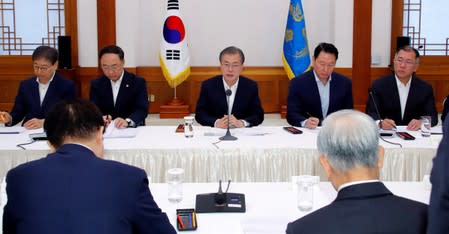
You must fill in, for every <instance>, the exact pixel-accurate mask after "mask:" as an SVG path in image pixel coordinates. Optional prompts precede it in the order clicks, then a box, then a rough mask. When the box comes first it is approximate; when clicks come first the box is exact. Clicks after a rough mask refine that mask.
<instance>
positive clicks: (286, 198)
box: [150, 182, 430, 234]
mask: <svg viewBox="0 0 449 234" xmlns="http://www.w3.org/2000/svg"><path fill="white" fill-rule="evenodd" d="M385 184H386V186H387V187H388V188H389V189H390V190H391V191H392V192H393V193H394V194H396V195H398V196H402V197H407V198H410V199H413V200H416V201H420V202H423V203H426V204H428V203H429V198H430V189H429V188H428V187H426V186H425V185H424V184H423V183H421V182H386V183H385ZM217 188H218V185H217V183H197V184H184V199H183V200H182V201H181V203H180V204H177V205H173V204H170V203H169V202H168V200H167V185H166V184H150V189H151V192H152V194H153V196H154V198H155V200H156V202H157V203H158V205H159V206H160V207H161V209H162V210H163V211H164V212H166V213H167V215H168V216H169V218H170V222H171V223H172V224H173V225H174V226H175V225H176V221H175V214H176V212H175V210H176V208H195V197H196V194H200V193H211V192H216V191H217ZM229 192H233V193H244V194H245V199H246V213H206V214H197V217H198V218H197V220H198V229H197V231H196V232H195V233H198V234H200V233H207V234H229V233H232V234H243V233H245V234H256V233H257V234H279V233H285V229H286V227H287V224H288V222H291V221H294V220H296V219H298V218H300V217H302V216H304V215H306V214H308V213H310V212H313V211H314V210H317V209H319V208H321V207H323V206H325V205H328V204H329V203H330V202H332V201H333V200H334V199H335V197H336V195H337V193H336V191H335V190H334V189H333V187H332V185H331V184H330V183H329V182H322V183H320V184H319V185H317V186H316V187H315V188H314V206H313V210H312V211H309V212H302V211H300V210H299V209H297V206H296V204H297V202H296V194H295V192H294V191H293V189H292V186H291V183H237V184H233V183H231V186H230V189H229Z"/></svg>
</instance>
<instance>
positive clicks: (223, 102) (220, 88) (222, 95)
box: [216, 76, 232, 115]
mask: <svg viewBox="0 0 449 234" xmlns="http://www.w3.org/2000/svg"><path fill="white" fill-rule="evenodd" d="M223 82H224V81H223V77H222V76H220V77H219V79H217V84H216V87H217V93H218V94H219V96H218V97H219V106H220V107H224V110H223V112H224V113H225V114H226V115H227V114H228V109H229V107H228V100H227V97H226V92H225V90H224V84H223ZM231 113H232V112H231Z"/></svg>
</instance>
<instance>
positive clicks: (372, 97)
mask: <svg viewBox="0 0 449 234" xmlns="http://www.w3.org/2000/svg"><path fill="white" fill-rule="evenodd" d="M368 93H369V96H370V98H371V101H373V104H374V109H375V110H376V115H377V118H379V120H380V121H382V117H381V116H380V112H379V108H377V104H376V99H374V95H373V89H372V88H369V89H368Z"/></svg>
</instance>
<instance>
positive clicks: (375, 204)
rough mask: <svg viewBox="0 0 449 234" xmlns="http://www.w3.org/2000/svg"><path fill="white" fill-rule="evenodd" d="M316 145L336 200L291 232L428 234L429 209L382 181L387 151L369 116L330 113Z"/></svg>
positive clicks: (291, 225)
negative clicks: (402, 195) (426, 233)
mask: <svg viewBox="0 0 449 234" xmlns="http://www.w3.org/2000/svg"><path fill="white" fill-rule="evenodd" d="M317 146H318V151H319V153H320V155H321V156H320V163H321V165H322V167H323V169H324V171H325V172H326V174H327V176H328V178H329V180H330V182H331V183H332V185H333V186H334V188H335V189H336V190H337V191H338V193H337V198H336V199H335V200H334V201H333V202H332V203H331V204H329V205H327V206H325V207H323V208H321V209H319V210H316V211H314V212H312V213H310V214H308V215H306V216H304V217H302V218H300V219H298V220H296V221H294V222H292V223H289V224H288V226H287V233H288V234H298V233H304V234H305V233H345V234H346V233H409V234H410V233H425V230H426V223H427V205H425V204H423V203H420V202H417V201H413V200H409V199H406V198H402V197H398V196H395V195H393V194H392V193H391V192H390V191H389V190H388V189H387V188H386V187H385V185H384V184H383V183H382V182H380V181H379V171H380V168H381V167H382V164H383V159H384V149H383V148H382V147H381V146H379V133H378V126H377V125H376V123H375V122H374V120H373V119H372V118H371V117H369V116H368V115H366V114H364V113H362V112H358V111H354V110H341V111H338V112H335V113H332V114H331V115H329V116H328V117H327V118H326V119H325V120H324V122H323V127H322V128H321V130H320V132H319V133H318V138H317Z"/></svg>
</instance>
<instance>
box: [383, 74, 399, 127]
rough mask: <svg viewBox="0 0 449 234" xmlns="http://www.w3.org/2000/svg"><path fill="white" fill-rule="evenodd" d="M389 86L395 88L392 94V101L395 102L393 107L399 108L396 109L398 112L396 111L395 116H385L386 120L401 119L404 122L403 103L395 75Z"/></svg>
mask: <svg viewBox="0 0 449 234" xmlns="http://www.w3.org/2000/svg"><path fill="white" fill-rule="evenodd" d="M389 86H390V87H393V89H392V93H391V101H392V102H393V106H397V107H399V108H396V110H394V116H385V118H391V119H400V120H401V121H402V114H401V101H400V99H399V91H398V84H397V83H396V77H395V76H394V75H393V76H392V78H391V79H390V85H389ZM387 88H388V87H387ZM396 124H397V123H396Z"/></svg>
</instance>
